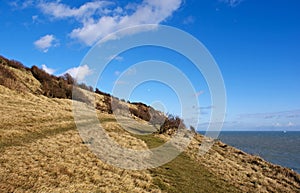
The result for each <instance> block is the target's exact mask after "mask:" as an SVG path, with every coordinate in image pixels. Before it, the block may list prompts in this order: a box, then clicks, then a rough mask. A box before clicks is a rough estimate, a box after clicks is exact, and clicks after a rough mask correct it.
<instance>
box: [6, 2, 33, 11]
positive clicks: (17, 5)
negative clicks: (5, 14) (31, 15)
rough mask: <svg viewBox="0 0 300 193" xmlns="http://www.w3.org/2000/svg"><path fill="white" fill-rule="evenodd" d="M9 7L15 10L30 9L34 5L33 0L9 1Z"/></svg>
mask: <svg viewBox="0 0 300 193" xmlns="http://www.w3.org/2000/svg"><path fill="white" fill-rule="evenodd" d="M9 4H10V6H12V7H14V8H15V9H26V8H28V7H31V6H32V5H33V4H34V1H33V0H25V1H20V0H16V1H11V2H10V3H9Z"/></svg>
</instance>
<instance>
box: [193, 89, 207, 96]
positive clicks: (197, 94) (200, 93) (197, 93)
mask: <svg viewBox="0 0 300 193" xmlns="http://www.w3.org/2000/svg"><path fill="white" fill-rule="evenodd" d="M204 93H205V91H204V90H200V91H198V92H196V93H195V95H196V97H199V96H200V95H203V94H204Z"/></svg>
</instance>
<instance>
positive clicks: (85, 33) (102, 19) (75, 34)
mask: <svg viewBox="0 0 300 193" xmlns="http://www.w3.org/2000/svg"><path fill="white" fill-rule="evenodd" d="M112 5H114V6H112ZM180 6H181V0H164V1H160V0H144V1H142V2H141V3H139V4H137V3H134V4H132V3H130V4H128V5H127V6H125V7H124V8H122V7H119V6H116V4H115V3H112V2H108V1H93V2H87V3H85V4H83V5H81V6H80V7H78V8H76V7H70V6H68V5H66V4H63V3H61V2H60V1H53V2H46V1H41V2H40V3H39V5H38V8H39V9H40V10H41V11H42V12H43V13H44V14H46V15H50V16H51V17H52V18H55V19H66V18H73V19H75V20H76V21H78V22H79V23H80V24H81V26H80V27H78V28H76V29H73V30H72V31H71V32H70V37H71V38H74V39H77V40H79V41H80V42H83V43H84V44H86V45H88V46H91V45H92V44H94V43H95V42H96V41H97V40H99V39H101V38H103V37H105V36H106V35H108V34H110V33H112V32H114V31H117V30H119V29H122V28H125V27H131V26H136V25H140V24H159V23H161V22H163V21H165V20H166V19H167V18H169V17H170V16H172V14H173V13H174V11H176V10H177V9H178V8H179V7H180Z"/></svg>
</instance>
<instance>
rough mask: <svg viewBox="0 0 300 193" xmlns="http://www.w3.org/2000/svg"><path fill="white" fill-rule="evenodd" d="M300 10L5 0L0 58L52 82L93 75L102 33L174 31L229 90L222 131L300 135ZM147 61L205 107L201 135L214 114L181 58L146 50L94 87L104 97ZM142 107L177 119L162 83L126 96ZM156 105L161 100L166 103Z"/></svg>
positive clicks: (241, 4)
mask: <svg viewBox="0 0 300 193" xmlns="http://www.w3.org/2000/svg"><path fill="white" fill-rule="evenodd" d="M299 9H300V2H299V1H298V0H288V1H283V0H273V1H261V0H260V1H259V0H186V1H181V0H166V1H158V0H152V1H151V0H149V1H147V0H144V1H142V0H136V1H83V0H78V1H71V0H61V1H55V0H36V1H32V0H25V1H20V0H10V1H8V0H3V1H1V2H0V24H1V31H0V42H1V46H0V55H3V56H5V57H7V58H10V59H16V60H19V61H21V62H22V63H24V64H25V65H26V66H32V65H37V66H39V67H41V68H44V69H45V70H46V71H48V72H50V73H53V74H55V75H60V74H63V73H65V72H69V73H71V74H75V73H76V72H79V74H80V76H79V78H80V79H82V80H83V79H84V78H85V77H86V76H89V74H91V73H92V72H91V69H89V68H88V66H81V67H80V68H78V66H79V65H80V63H81V61H82V59H83V57H84V56H85V55H86V54H87V52H88V50H89V49H90V48H91V46H92V45H93V44H94V43H95V42H97V40H99V39H101V38H103V37H105V35H107V34H109V33H112V32H114V31H115V30H118V29H121V28H123V27H130V26H132V25H138V24H148V23H149V24H164V25H169V26H173V27H177V28H179V29H181V30H184V31H186V32H187V33H190V34H191V35H193V36H194V37H196V38H197V39H198V40H199V41H201V42H202V43H203V44H204V45H205V46H206V47H207V49H208V50H209V51H210V53H211V54H212V55H213V57H214V58H215V60H216V62H217V63H218V65H219V68H220V70H221V72H222V75H223V78H224V82H225V86H226V92H227V114H226V121H225V123H224V129H241V130H246V129H247V130H248V129H258V130H266V129H272V130H281V129H284V130H298V129H300V86H299V82H300V76H299V74H300V54H299V53H300V35H299V34H300V22H299V21H300V11H299ZM145 59H156V60H163V61H167V62H169V63H171V64H174V65H175V66H177V67H178V68H179V69H180V70H182V71H183V72H184V73H185V74H187V75H188V76H189V77H190V79H191V82H192V83H193V84H194V86H195V90H196V91H197V93H196V94H197V96H198V97H199V104H200V106H201V120H200V121H201V125H200V129H205V125H206V124H207V122H208V121H209V114H210V112H211V110H212V109H213V108H214V106H213V104H211V101H210V93H209V89H208V87H207V85H206V83H205V80H204V79H203V77H201V76H199V75H196V74H193V73H194V69H193V68H192V67H187V66H190V65H181V64H183V63H188V62H189V61H187V60H186V59H184V58H182V57H180V56H178V55H177V54H176V53H171V52H170V51H168V50H161V51H160V50H159V51H158V50H157V48H156V49H154V48H151V47H146V48H144V49H142V50H133V51H132V52H128V53H123V54H121V55H120V56H118V57H116V58H115V59H114V60H113V62H112V64H111V66H110V67H109V68H107V70H106V74H104V75H103V78H102V79H101V81H102V82H100V83H99V85H98V87H99V88H100V89H102V90H104V91H106V92H110V91H111V89H112V87H113V85H114V84H115V81H116V79H117V78H118V76H119V75H120V74H122V71H124V70H125V69H126V68H128V67H129V66H130V65H132V64H134V63H136V62H140V61H143V60H145ZM130 100H139V101H142V102H146V103H148V104H156V105H157V107H160V108H162V107H163V106H165V107H164V110H165V111H167V112H170V113H173V114H180V107H179V102H178V99H177V98H176V95H175V94H174V92H172V89H171V88H169V87H168V86H167V85H162V84H158V83H149V82H148V83H145V84H143V85H140V86H139V87H137V88H136V89H135V91H134V92H133V93H132V95H131V98H130ZM155 101H161V103H163V105H162V104H161V103H160V104H158V103H157V102H155Z"/></svg>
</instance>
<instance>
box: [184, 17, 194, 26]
mask: <svg viewBox="0 0 300 193" xmlns="http://www.w3.org/2000/svg"><path fill="white" fill-rule="evenodd" d="M194 22H195V17H193V16H191V15H190V16H188V17H187V18H185V19H184V20H183V24H185V25H189V24H192V23H194Z"/></svg>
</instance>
